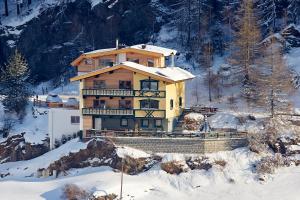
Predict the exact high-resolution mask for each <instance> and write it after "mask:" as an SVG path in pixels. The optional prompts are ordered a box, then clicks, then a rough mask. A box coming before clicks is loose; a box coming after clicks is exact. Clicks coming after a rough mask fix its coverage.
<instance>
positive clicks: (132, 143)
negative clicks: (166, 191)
mask: <svg viewBox="0 0 300 200" xmlns="http://www.w3.org/2000/svg"><path fill="white" fill-rule="evenodd" d="M109 139H110V140H112V141H113V142H114V143H115V144H116V145H118V146H128V147H132V148H136V149H140V150H143V151H146V152H149V153H185V154H203V153H212V152H218V151H229V150H233V149H236V148H239V147H245V146H247V145H248V140H247V138H219V139H199V138H142V137H114V138H109Z"/></svg>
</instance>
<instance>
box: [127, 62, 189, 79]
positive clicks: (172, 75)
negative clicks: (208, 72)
mask: <svg viewBox="0 0 300 200" xmlns="http://www.w3.org/2000/svg"><path fill="white" fill-rule="evenodd" d="M121 65H125V66H128V67H131V68H135V69H137V70H141V71H144V72H148V73H150V74H154V75H157V76H162V77H164V78H167V79H170V80H172V81H175V82H176V81H181V80H186V79H192V78H195V76H194V75H193V74H191V73H190V72H188V71H186V70H184V69H181V68H179V67H147V66H144V65H140V64H137V63H134V62H130V61H126V62H122V63H121Z"/></svg>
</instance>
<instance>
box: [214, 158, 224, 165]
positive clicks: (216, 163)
mask: <svg viewBox="0 0 300 200" xmlns="http://www.w3.org/2000/svg"><path fill="white" fill-rule="evenodd" d="M214 164H215V165H219V166H221V167H225V166H226V165H227V162H226V161H225V160H223V159H219V160H215V162H214Z"/></svg>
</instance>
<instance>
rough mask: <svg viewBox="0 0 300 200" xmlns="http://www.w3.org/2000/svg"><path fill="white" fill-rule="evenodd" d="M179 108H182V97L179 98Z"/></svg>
mask: <svg viewBox="0 0 300 200" xmlns="http://www.w3.org/2000/svg"><path fill="white" fill-rule="evenodd" d="M179 106H180V107H182V97H179Z"/></svg>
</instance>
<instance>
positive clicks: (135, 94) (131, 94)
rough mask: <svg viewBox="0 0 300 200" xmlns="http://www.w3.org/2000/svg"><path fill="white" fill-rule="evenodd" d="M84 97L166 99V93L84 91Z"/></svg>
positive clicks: (108, 90)
mask: <svg viewBox="0 0 300 200" xmlns="http://www.w3.org/2000/svg"><path fill="white" fill-rule="evenodd" d="M82 95H83V96H119V97H152V98H165V97H166V92H165V91H159V90H154V91H153V90H127V89H83V90H82Z"/></svg>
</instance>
